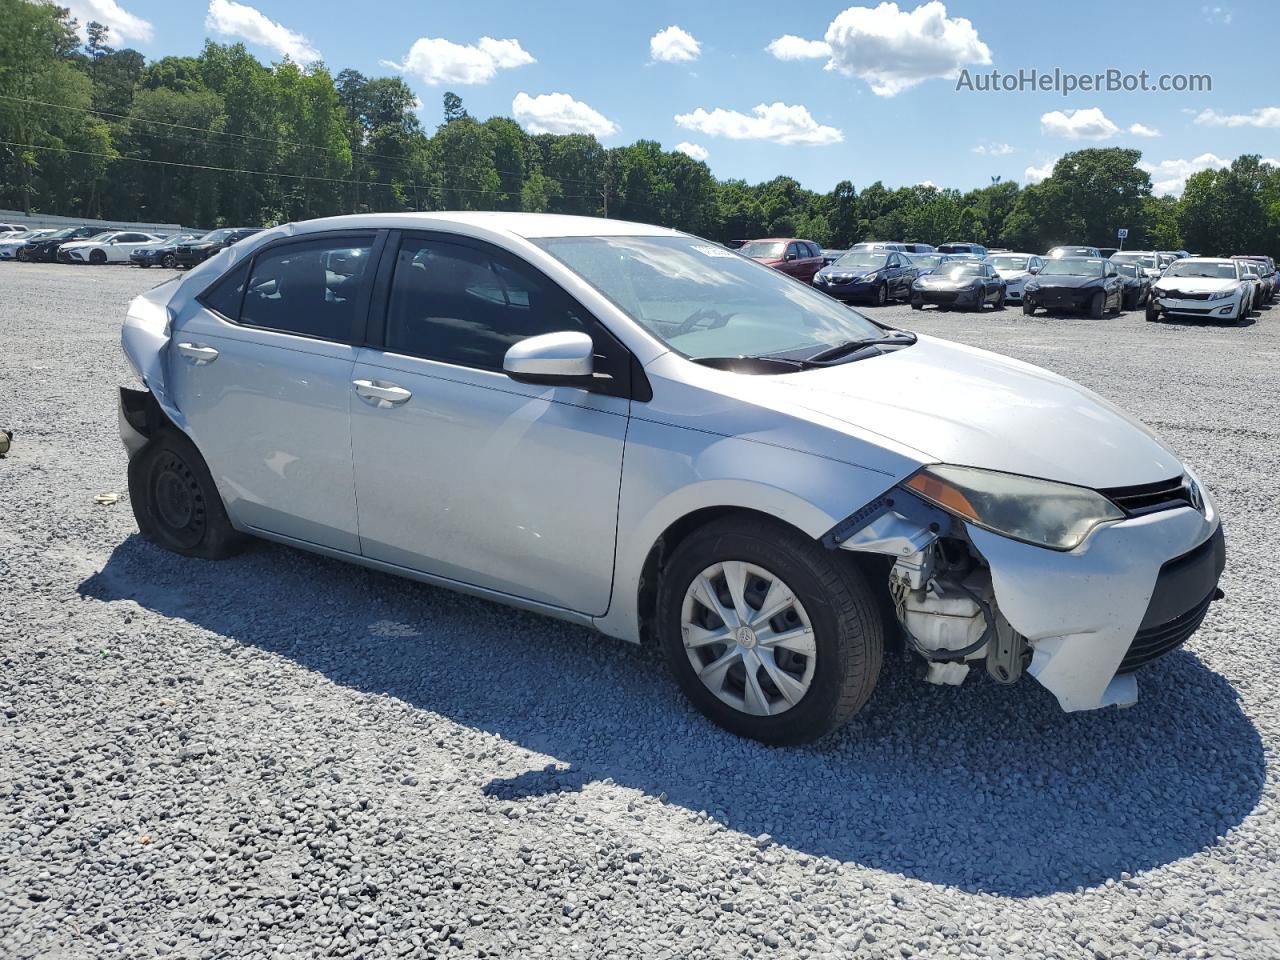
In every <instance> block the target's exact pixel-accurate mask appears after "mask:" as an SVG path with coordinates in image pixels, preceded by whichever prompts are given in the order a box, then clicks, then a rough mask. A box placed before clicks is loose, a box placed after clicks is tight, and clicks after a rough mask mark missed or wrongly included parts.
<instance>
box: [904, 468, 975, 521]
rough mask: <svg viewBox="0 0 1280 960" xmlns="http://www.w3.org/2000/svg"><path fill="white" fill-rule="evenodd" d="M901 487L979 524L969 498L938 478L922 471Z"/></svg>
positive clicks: (908, 479)
mask: <svg viewBox="0 0 1280 960" xmlns="http://www.w3.org/2000/svg"><path fill="white" fill-rule="evenodd" d="M903 486H905V487H906V488H907V489H909V490H914V491H915V492H916V493H918V494H920V496H922V497H924V498H925V499H926V500H929V501H931V502H933V503H936V504H937V505H938V506H940V507H942V508H943V509H944V510H950V511H951V512H952V513H955V514H959V515H960V516H962V517H964V518H965V519H967V520H972V521H974V522H975V523H977V522H981V521H980V518H979V517H978V511H977V510H975V509H974V508H973V504H971V503H970V502H969V498H968V497H966V496H965V495H964V494H963V493H961V492H960V491H959V490H958V489H956V488H955V487H953V486H952V485H951V484H949V483H947V482H946V481H945V480H943V479H942V478H940V477H937V476H934V475H933V474H931V473H925V472H924V471H923V470H922V471H921V472H919V473H916V474H913V475H912V476H910V477H908V478H907V482H906V483H905V484H903Z"/></svg>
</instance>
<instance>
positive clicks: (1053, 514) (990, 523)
mask: <svg viewBox="0 0 1280 960" xmlns="http://www.w3.org/2000/svg"><path fill="white" fill-rule="evenodd" d="M903 486H905V487H906V488H907V489H908V490H911V491H912V492H914V493H917V494H919V495H920V496H922V497H924V498H925V499H926V500H928V501H929V502H930V503H933V504H936V505H937V506H939V507H941V508H942V509H944V510H946V511H948V512H950V513H953V514H955V515H956V516H957V517H960V518H961V519H964V520H968V521H969V522H970V523H973V524H976V525H977V526H980V527H984V528H985V529H987V530H991V531H992V532H994V533H998V534H1001V535H1002V536H1006V537H1010V538H1012V539H1014V540H1022V541H1024V542H1026V543H1034V544H1036V545H1037V546H1041V547H1048V548H1049V549H1050V550H1074V549H1075V548H1076V547H1078V546H1079V545H1080V544H1081V543H1082V542H1083V541H1084V538H1085V537H1087V536H1088V535H1089V532H1090V531H1091V530H1093V528H1094V527H1096V526H1097V525H1098V524H1100V523H1106V522H1107V521H1109V520H1122V519H1124V513H1122V512H1121V510H1120V508H1119V507H1117V506H1116V505H1115V504H1114V503H1112V502H1111V501H1110V500H1108V499H1107V498H1106V497H1104V496H1102V494H1100V493H1097V492H1095V491H1093V490H1089V489H1086V488H1085V487H1076V486H1071V485H1070V484H1066V483H1054V482H1053V481H1051V480H1035V479H1033V478H1031V477H1022V476H1018V475H1017V474H1013V473H998V472H996V471H993V470H979V469H977V468H974V467H953V466H948V465H946V464H935V465H934V466H931V467H925V468H923V469H922V470H919V471H917V472H916V473H914V474H912V475H911V476H910V477H908V478H907V480H906V481H905V483H904V484H903Z"/></svg>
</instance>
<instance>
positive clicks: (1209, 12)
mask: <svg viewBox="0 0 1280 960" xmlns="http://www.w3.org/2000/svg"><path fill="white" fill-rule="evenodd" d="M1200 12H1201V13H1203V14H1204V18H1205V19H1206V20H1208V21H1209V22H1210V23H1221V24H1223V25H1224V26H1226V25H1227V24H1229V23H1231V18H1232V17H1233V16H1234V15H1235V13H1234V11H1233V10H1232V9H1231V8H1230V7H1201V8H1200Z"/></svg>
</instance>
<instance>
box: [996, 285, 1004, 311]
mask: <svg viewBox="0 0 1280 960" xmlns="http://www.w3.org/2000/svg"><path fill="white" fill-rule="evenodd" d="M996 309H997V310H1003V309H1004V291H1003V290H1001V291H1000V295H999V296H998V297H996Z"/></svg>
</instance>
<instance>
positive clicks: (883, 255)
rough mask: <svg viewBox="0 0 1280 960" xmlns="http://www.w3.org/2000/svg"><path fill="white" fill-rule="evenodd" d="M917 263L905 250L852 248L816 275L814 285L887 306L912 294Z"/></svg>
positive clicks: (847, 297) (845, 297) (835, 294)
mask: <svg viewBox="0 0 1280 960" xmlns="http://www.w3.org/2000/svg"><path fill="white" fill-rule="evenodd" d="M915 277H916V268H915V265H914V264H913V263H912V262H911V258H910V257H909V256H908V255H907V254H905V253H898V252H897V251H896V250H889V251H884V252H880V253H876V252H873V251H870V250H850V251H849V252H848V253H846V254H845V255H844V256H843V257H841V258H840V259H839V260H837V261H836V262H835V263H833V264H831V265H830V266H826V267H823V268H822V269H821V270H819V271H818V273H817V274H816V275H815V276H814V278H813V285H814V286H815V287H817V288H818V289H819V290H822V291H823V292H825V293H828V294H830V295H831V296H833V297H835V298H837V299H839V300H868V301H870V302H872V303H874V304H876V305H877V306H883V305H884V304H885V303H887V302H888V301H890V300H906V299H908V298H909V297H910V296H911V281H912V280H914V279H915Z"/></svg>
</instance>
